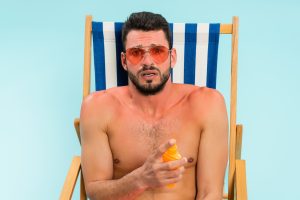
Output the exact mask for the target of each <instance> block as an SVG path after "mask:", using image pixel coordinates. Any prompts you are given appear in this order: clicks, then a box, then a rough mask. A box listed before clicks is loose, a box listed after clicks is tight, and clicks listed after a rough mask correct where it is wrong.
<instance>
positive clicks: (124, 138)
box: [80, 12, 228, 200]
mask: <svg viewBox="0 0 300 200" xmlns="http://www.w3.org/2000/svg"><path fill="white" fill-rule="evenodd" d="M123 45H124V49H125V50H124V52H123V53H122V55H121V59H122V65H123V68H124V69H125V70H126V71H127V72H128V78H129V84H128V86H124V87H116V88H112V89H108V90H106V91H102V92H95V93H93V94H91V95H90V96H88V97H87V98H86V99H85V100H84V102H83V104H82V108H81V115H80V128H81V142H82V170H83V175H84V180H85V187H86V191H87V195H88V196H89V198H90V199H104V200H109V199H112V200H117V199H138V200H140V199H141V200H146V199H156V200H157V199H158V200H194V199H199V200H200V199H201V200H202V199H203V200H204V199H205V200H221V199H222V193H223V181H224V174H225V169H226V163H227V132H228V125H227V124H228V122H227V113H226V108H225V103H224V99H223V97H222V95H221V94H220V93H219V92H217V91H216V90H213V89H209V88H205V87H202V88H199V87H196V86H193V85H184V84H174V83H172V82H171V79H170V70H171V68H172V67H174V66H175V64H176V49H173V48H172V47H171V44H170V35H169V27H168V23H167V21H166V20H165V18H163V17H162V16H161V15H158V14H153V13H148V12H141V13H133V14H132V15H131V16H130V17H129V18H128V19H127V21H126V22H125V24H124V27H123ZM174 143H176V144H177V146H178V149H179V152H180V154H181V155H182V156H183V158H182V159H180V160H176V161H169V162H162V159H161V157H162V155H163V153H164V152H165V151H166V150H167V149H168V148H169V147H171V146H172V145H173V144H174ZM170 183H175V187H173V188H169V187H166V185H168V184H170Z"/></svg>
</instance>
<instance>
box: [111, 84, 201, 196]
mask: <svg viewBox="0 0 300 200" xmlns="http://www.w3.org/2000/svg"><path fill="white" fill-rule="evenodd" d="M177 89H178V90H182V92H180V93H181V94H182V95H181V96H178V97H177V100H178V101H175V102H176V103H175V104H174V105H173V106H172V107H171V108H170V109H169V110H168V111H167V112H166V113H164V114H163V115H162V116H161V117H160V118H159V119H151V118H146V119H145V117H144V116H142V115H141V113H139V111H138V110H136V109H135V108H134V107H132V106H131V105H130V104H129V103H128V102H127V100H126V99H128V97H126V96H125V95H126V92H124V91H122V90H126V88H120V89H114V90H112V91H108V93H111V94H112V95H113V96H114V98H117V99H118V100H117V101H116V102H118V103H117V104H118V105H117V107H118V109H117V110H118V112H117V113H115V114H114V115H113V118H112V119H111V123H110V125H109V126H108V129H107V134H108V138H109V144H110V148H111V151H112V155H113V162H114V163H113V168H114V170H113V179H119V178H121V177H123V176H124V175H126V174H128V173H130V172H131V171H133V170H135V169H136V168H138V167H140V166H142V165H143V163H144V162H145V160H146V158H147V156H148V155H149V154H151V153H152V152H153V151H154V150H155V149H156V148H157V147H158V146H159V145H160V144H162V143H165V142H166V141H167V140H169V139H171V138H175V139H176V141H177V146H178V150H179V153H180V154H181V155H182V156H183V157H186V158H187V159H188V163H187V165H186V166H185V167H186V170H185V172H184V176H183V179H182V180H181V181H180V182H179V183H177V184H176V186H175V187H174V188H172V189H170V188H167V187H163V188H159V189H149V190H146V191H145V192H144V193H143V194H142V195H141V196H140V197H139V198H138V199H142V200H144V199H166V200H167V199H172V200H176V199H180V200H182V199H184V200H189V199H195V196H196V163H197V155H198V147H199V142H200V135H201V120H200V121H199V117H198V118H197V120H198V121H195V120H196V119H195V115H194V113H193V109H192V107H191V106H192V105H191V104H190V102H189V99H190V96H191V95H192V94H193V92H194V91H196V90H199V88H198V87H195V86H186V85H178V88H177ZM123 95H124V96H123ZM199 115H201V113H199Z"/></svg>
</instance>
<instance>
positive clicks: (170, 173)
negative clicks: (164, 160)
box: [160, 167, 185, 179]
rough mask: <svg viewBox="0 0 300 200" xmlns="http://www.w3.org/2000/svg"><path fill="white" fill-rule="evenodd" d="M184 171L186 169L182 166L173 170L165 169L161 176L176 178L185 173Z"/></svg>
mask: <svg viewBox="0 0 300 200" xmlns="http://www.w3.org/2000/svg"><path fill="white" fill-rule="evenodd" d="M184 171H185V169H184V167H180V168H178V169H175V170H171V171H163V172H162V173H161V175H160V176H161V177H162V178H163V179H171V178H176V177H178V176H181V175H183V173H184Z"/></svg>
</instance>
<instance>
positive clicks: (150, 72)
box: [141, 70, 157, 78]
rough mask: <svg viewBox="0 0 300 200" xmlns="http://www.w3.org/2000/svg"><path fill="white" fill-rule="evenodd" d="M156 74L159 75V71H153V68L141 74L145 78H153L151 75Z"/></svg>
mask: <svg viewBox="0 0 300 200" xmlns="http://www.w3.org/2000/svg"><path fill="white" fill-rule="evenodd" d="M156 75H157V72H156V71H153V70H147V71H143V72H142V73H141V76H142V77H145V78H151V77H154V76H156Z"/></svg>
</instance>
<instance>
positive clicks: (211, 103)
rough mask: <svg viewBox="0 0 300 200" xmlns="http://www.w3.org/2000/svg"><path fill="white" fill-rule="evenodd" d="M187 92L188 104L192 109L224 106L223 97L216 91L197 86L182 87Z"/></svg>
mask: <svg viewBox="0 0 300 200" xmlns="http://www.w3.org/2000/svg"><path fill="white" fill-rule="evenodd" d="M183 87H184V88H185V89H186V90H187V91H188V92H187V96H188V102H189V103H190V105H191V106H192V107H195V108H199V109H202V108H203V107H206V108H210V107H215V106H217V105H220V104H221V105H223V104H224V97H223V95H222V94H221V93H220V92H219V91H217V90H216V89H212V88H208V87H198V86H193V85H192V86H187V85H184V86H183Z"/></svg>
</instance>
